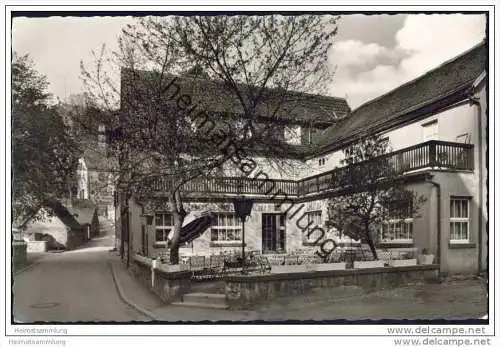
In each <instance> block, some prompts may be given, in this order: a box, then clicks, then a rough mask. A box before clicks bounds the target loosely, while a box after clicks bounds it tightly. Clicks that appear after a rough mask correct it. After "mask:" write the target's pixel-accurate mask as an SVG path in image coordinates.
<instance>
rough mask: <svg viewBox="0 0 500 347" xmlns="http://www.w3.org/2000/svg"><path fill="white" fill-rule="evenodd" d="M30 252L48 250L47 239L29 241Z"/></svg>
mask: <svg viewBox="0 0 500 347" xmlns="http://www.w3.org/2000/svg"><path fill="white" fill-rule="evenodd" d="M26 244H27V246H28V248H27V249H28V253H32V252H33V253H36V252H47V241H28V242H26Z"/></svg>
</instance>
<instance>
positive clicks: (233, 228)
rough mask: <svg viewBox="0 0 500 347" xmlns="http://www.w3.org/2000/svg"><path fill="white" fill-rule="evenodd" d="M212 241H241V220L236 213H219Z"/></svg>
mask: <svg viewBox="0 0 500 347" xmlns="http://www.w3.org/2000/svg"><path fill="white" fill-rule="evenodd" d="M211 240H212V241H225V242H227V241H241V220H240V219H239V218H237V217H236V216H235V215H234V213H219V214H217V215H216V218H215V223H214V225H213V226H212V229H211Z"/></svg>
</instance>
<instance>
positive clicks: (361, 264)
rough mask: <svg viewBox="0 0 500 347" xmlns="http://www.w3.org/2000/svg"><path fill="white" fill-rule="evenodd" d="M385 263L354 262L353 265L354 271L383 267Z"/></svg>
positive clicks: (374, 261)
mask: <svg viewBox="0 0 500 347" xmlns="http://www.w3.org/2000/svg"><path fill="white" fill-rule="evenodd" d="M385 263H386V262H385V261H384V260H368V261H355V262H354V264H353V265H354V268H355V269H367V268H374V267H384V266H385Z"/></svg>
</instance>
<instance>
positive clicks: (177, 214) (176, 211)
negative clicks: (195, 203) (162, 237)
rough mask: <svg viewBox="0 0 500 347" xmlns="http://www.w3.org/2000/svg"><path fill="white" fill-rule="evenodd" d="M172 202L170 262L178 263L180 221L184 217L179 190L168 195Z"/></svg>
mask: <svg viewBox="0 0 500 347" xmlns="http://www.w3.org/2000/svg"><path fill="white" fill-rule="evenodd" d="M170 202H171V204H172V217H173V219H174V228H173V230H172V232H173V235H172V238H171V239H170V264H172V265H177V264H179V246H180V244H179V241H180V238H181V230H182V223H184V218H185V217H186V214H187V213H186V211H185V210H184V207H183V204H182V200H181V196H180V193H179V190H176V191H175V192H174V193H173V194H172V196H171V197H170Z"/></svg>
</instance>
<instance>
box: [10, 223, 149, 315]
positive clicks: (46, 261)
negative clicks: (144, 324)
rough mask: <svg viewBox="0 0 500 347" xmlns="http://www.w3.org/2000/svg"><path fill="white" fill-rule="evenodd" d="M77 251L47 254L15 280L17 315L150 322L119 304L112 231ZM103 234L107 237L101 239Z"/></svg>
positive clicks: (104, 229)
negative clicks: (112, 265)
mask: <svg viewBox="0 0 500 347" xmlns="http://www.w3.org/2000/svg"><path fill="white" fill-rule="evenodd" d="M101 223H102V224H101V236H100V237H98V238H96V239H93V240H91V241H89V242H88V243H87V244H86V245H84V246H82V247H81V248H79V249H76V250H72V251H67V252H61V253H50V252H49V253H46V254H43V255H42V256H41V257H39V258H38V260H37V264H36V265H34V266H33V267H31V268H29V269H27V270H26V271H24V272H21V273H19V274H18V275H16V276H15V277H14V286H13V300H14V303H13V313H14V317H15V319H16V320H18V321H20V322H24V323H28V322H97V321H101V322H102V321H108V322H110V321H111V322H112V321H115V322H120V321H121V322H123V321H146V320H148V318H147V317H145V316H144V315H142V314H141V313H139V312H137V311H136V310H135V309H133V308H131V307H129V306H128V305H126V304H125V303H124V302H123V301H121V300H120V298H119V296H118V294H117V291H116V288H115V284H114V282H113V276H112V273H111V269H110V265H109V263H108V259H109V258H110V257H116V255H114V254H113V253H111V252H109V250H110V249H112V248H113V246H114V245H113V237H112V231H111V228H110V225H109V224H108V223H106V221H104V222H103V221H102V220H101ZM103 234H104V235H103Z"/></svg>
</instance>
